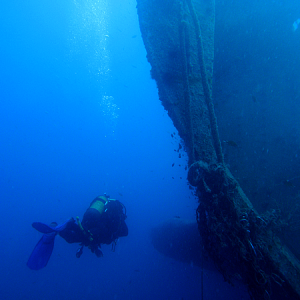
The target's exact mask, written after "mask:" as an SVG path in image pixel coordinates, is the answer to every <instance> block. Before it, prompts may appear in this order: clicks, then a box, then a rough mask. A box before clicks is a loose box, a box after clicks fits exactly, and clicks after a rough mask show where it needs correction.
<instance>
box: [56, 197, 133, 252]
mask: <svg viewBox="0 0 300 300" xmlns="http://www.w3.org/2000/svg"><path fill="white" fill-rule="evenodd" d="M123 208H124V206H123V204H122V203H121V202H120V201H118V200H112V199H109V198H107V197H106V196H98V197H97V198H95V199H94V200H93V201H92V203H91V205H90V207H89V208H88V209H87V210H86V212H85V214H84V216H83V219H82V222H81V223H80V222H77V223H76V221H75V220H74V221H73V222H69V223H68V225H67V226H66V228H65V229H64V230H63V231H61V232H59V235H60V236H61V237H62V238H64V239H65V240H66V241H67V242H68V243H81V245H82V246H88V247H89V248H90V249H91V251H92V252H95V253H96V255H97V256H98V254H97V251H98V250H97V249H98V247H100V245H101V244H111V243H112V242H114V241H116V240H117V239H118V238H119V237H123V236H127V235H128V227H127V225H126V223H125V219H126V211H125V212H124V211H123ZM99 251H100V250H99ZM81 253H82V248H81ZM81 253H80V255H81ZM100 254H102V253H101V251H100ZM100 254H99V256H101V255H100ZM80 255H79V256H80ZM79 256H78V257H79Z"/></svg>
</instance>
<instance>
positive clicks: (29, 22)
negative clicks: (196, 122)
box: [0, 0, 300, 300]
mask: <svg viewBox="0 0 300 300" xmlns="http://www.w3.org/2000/svg"><path fill="white" fill-rule="evenodd" d="M6 2H7V3H4V4H1V5H0V8H1V9H0V20H1V21H0V36H1V40H0V62H1V67H0V101H1V102H0V119H1V127H0V140H1V148H0V193H1V227H0V228H1V229H0V234H1V237H2V243H1V247H0V260H1V273H0V280H1V285H0V298H1V299H31V300H32V299H39V300H41V299H49V300H50V299H57V300H58V299H74V300H76V299H200V295H201V291H200V269H199V268H197V267H193V266H191V265H188V264H183V263H180V262H176V261H173V260H172V259H170V258H166V257H164V256H163V255H161V254H160V253H158V252H157V251H156V250H155V249H154V248H153V246H152V245H151V243H150V239H149V230H150V229H151V228H152V227H153V226H154V225H157V224H158V223H160V222H161V221H163V220H166V219H168V218H172V217H174V216H180V217H182V218H189V219H194V218H195V209H196V207H197V200H196V199H195V198H194V197H193V195H192V192H191V190H190V189H189V188H188V185H187V181H186V171H185V169H184V168H185V166H186V164H187V158H186V155H185V154H184V153H183V152H181V154H182V158H179V156H178V152H176V151H174V150H177V149H178V144H179V142H180V138H179V137H178V135H177V131H176V130H175V128H174V127H173V125H172V122H171V120H170V119H169V117H168V116H167V113H166V111H164V109H163V107H162V105H161V104H160V102H159V99H158V96H157V89H156V85H155V82H154V81H152V80H151V79H150V75H149V74H150V73H149V71H150V66H149V64H148V62H147V60H146V52H145V49H144V46H143V42H142V39H141V36H140V32H139V27H138V20H137V14H136V9H135V5H136V3H135V1H133V0H129V1H117V0H113V1H106V0H102V1H96V0H94V1H92V0H86V1H83V0H78V1H75V0H72V1H71V0H68V1H58V0H52V1H46V0H40V1H36V0H27V1H21V0H19V1H17V0H15V1H6ZM124 2H125V3H124ZM271 2H273V1H270V5H271V4H272V3H271ZM293 3H294V6H293V7H292V6H291V9H292V8H297V9H298V11H299V13H298V14H297V15H296V14H295V15H289V18H284V19H283V20H282V24H284V28H283V29H282V30H283V31H284V30H290V29H291V26H292V22H294V21H295V18H296V19H297V18H298V17H300V8H299V7H297V5H296V2H293ZM225 4H226V3H223V1H218V2H217V5H219V6H218V7H219V8H221V7H223V8H224V7H225V6H226V5H225ZM230 4H231V7H235V5H234V2H230ZM246 4H247V5H250V3H247V1H245V5H246ZM298 6H299V5H298ZM239 9H240V8H238V9H237V10H239ZM224 11H225V10H224ZM224 11H223V12H224ZM241 11H242V10H241ZM262 11H263V12H266V11H267V10H262ZM287 11H288V10H287ZM223 12H222V13H221V12H220V10H218V9H217V27H216V30H217V31H216V33H217V37H216V39H217V38H220V41H221V40H222V36H223V37H224V32H223V31H222V29H224V28H227V27H226V26H224V27H223V26H222V25H220V23H218V20H220V22H225V21H226V20H228V21H230V20H232V21H233V22H232V24H233V25H235V24H236V22H237V17H236V15H230V14H228V15H226V14H225V16H226V17H227V19H226V20H224V14H223ZM270 15H271V14H270ZM242 17H243V16H242V14H240V15H239V18H241V20H243V18H242ZM270 18H271V17H270ZM272 18H273V17H272ZM272 18H271V19H272ZM244 21H245V22H246V21H247V20H246V19H245V20H244ZM247 22H248V21H247ZM247 22H246V23H247ZM253 22H254V21H253ZM218 24H219V25H218ZM223 24H224V23H223ZM228 24H231V23H230V22H228ZM228 28H230V25H228ZM239 28H241V27H239ZM295 34H297V32H295ZM293 37H295V35H294V36H293ZM272 38H273V37H272ZM297 38H298V39H300V36H299V35H298V36H297ZM216 45H217V46H218V45H219V46H220V44H218V42H217V41H216ZM236 48H239V46H238V47H236ZM217 50H218V52H217V54H216V60H217V61H218V59H219V63H220V64H221V62H222V61H223V63H224V59H222V55H226V54H224V51H225V52H226V51H227V52H226V53H228V52H230V50H228V48H227V50H226V49H223V50H220V47H217ZM295 51H296V52H299V49H295ZM221 67H224V65H221ZM221 67H219V69H217V71H219V72H221V73H222V68H221ZM295 73H297V72H295ZM218 78H219V77H218ZM219 80H220V79H219ZM228 89H229V88H228ZM219 93H221V92H220V91H219ZM216 98H217V96H216ZM226 105H227V103H226ZM222 122H223V123H224V124H226V120H224V118H223V119H221V123H222ZM222 128H223V130H222V131H221V134H222V135H223V136H224V135H225V132H226V130H225V128H224V127H222ZM174 132H175V137H174V138H172V137H171V134H172V133H174ZM227 132H228V131H227ZM226 139H232V138H231V137H226ZM225 150H226V149H225ZM173 163H174V164H175V165H174V167H172V164H173ZM179 165H180V166H179ZM104 192H107V193H108V194H110V196H111V197H113V198H117V199H119V200H120V201H121V202H123V203H124V204H125V206H126V207H127V214H128V219H127V223H128V227H129V236H128V237H127V238H122V239H120V241H119V243H118V245H117V250H116V252H115V253H112V252H111V251H110V247H108V246H107V247H105V246H104V247H103V252H104V257H103V258H101V259H98V258H96V257H95V255H92V254H91V253H90V252H89V251H87V250H86V251H85V252H84V255H82V257H81V258H80V259H76V257H75V252H76V249H77V246H76V245H69V244H67V243H65V242H64V241H63V240H62V239H60V238H57V240H56V245H55V249H54V252H53V255H52V257H51V260H50V262H49V264H48V266H47V267H46V268H45V269H43V270H40V271H38V272H34V271H31V270H29V269H28V268H27V267H26V261H27V259H28V257H29V255H30V253H31V251H32V249H33V247H34V245H35V243H36V242H37V241H38V239H39V238H40V234H39V233H38V232H36V231H35V230H34V229H32V228H31V223H32V222H33V221H42V222H45V223H50V222H52V221H56V222H63V221H65V220H66V219H68V218H69V217H71V216H74V217H75V216H77V215H79V216H80V217H81V216H82V215H83V213H84V211H85V209H86V208H87V207H88V205H89V203H90V202H91V200H92V199H93V198H94V197H95V196H97V195H99V194H102V193H104ZM204 288H205V290H204V299H226V298H228V299H248V296H246V295H244V296H242V294H243V292H242V291H240V289H241V288H239V287H236V288H235V289H234V288H232V287H231V286H230V285H228V284H227V283H224V282H223V279H222V277H221V275H220V274H217V273H214V272H212V271H206V270H205V272H204Z"/></svg>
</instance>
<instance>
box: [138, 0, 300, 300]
mask: <svg viewBox="0 0 300 300" xmlns="http://www.w3.org/2000/svg"><path fill="white" fill-rule="evenodd" d="M214 5H215V4H214V1H213V0H182V1H179V0H137V10H138V15H139V22H140V29H141V32H142V37H143V41H144V44H145V48H146V50H147V58H148V61H149V62H150V64H151V67H152V69H151V76H152V78H153V79H155V81H156V83H157V87H158V92H159V98H160V100H161V102H162V104H163V106H164V108H165V109H166V110H167V111H168V114H169V116H170V117H171V119H172V121H173V123H174V125H175V127H176V128H177V130H178V132H179V135H180V136H181V138H182V139H183V140H184V144H185V147H186V151H187V153H188V156H189V166H190V168H189V173H188V180H189V182H190V184H191V185H193V186H195V187H196V188H197V189H196V190H197V192H196V193H197V196H198V198H199V207H198V210H197V222H198V228H199V231H200V235H201V237H202V242H203V245H204V248H205V249H206V250H207V252H208V254H209V255H210V256H211V257H212V259H213V260H214V262H215V263H216V265H217V266H218V269H219V270H220V271H221V272H222V274H223V275H224V278H225V279H226V280H228V281H230V280H231V278H232V276H234V274H233V272H232V270H235V271H234V272H236V270H238V273H239V275H240V277H241V278H242V280H243V281H244V283H245V284H247V286H248V288H249V293H250V295H251V296H252V297H253V298H254V299H268V298H269V299H300V268H299V262H298V261H297V259H295V258H294V256H293V255H292V254H291V253H290V252H289V251H288V249H285V248H284V246H283V245H282V243H281V242H280V239H279V238H278V237H277V235H276V228H278V217H277V216H276V214H275V213H274V214H272V213H270V214H269V215H268V216H264V217H262V216H260V215H258V213H257V212H256V211H255V209H254V208H253V206H252V204H251V202H250V201H249V199H248V198H247V197H246V195H245V194H244V193H243V191H242V189H241V187H240V186H239V184H238V182H237V181H236V180H235V178H234V177H233V176H232V175H231V173H230V171H229V170H228V168H227V167H226V166H225V165H224V162H223V155H222V151H221V146H220V140H219V136H218V128H217V123H216V118H215V114H214V108H213V105H212V100H211V87H212V76H213V56H214V43H213V41H214V21H215V15H214ZM199 255H201V253H199Z"/></svg>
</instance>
